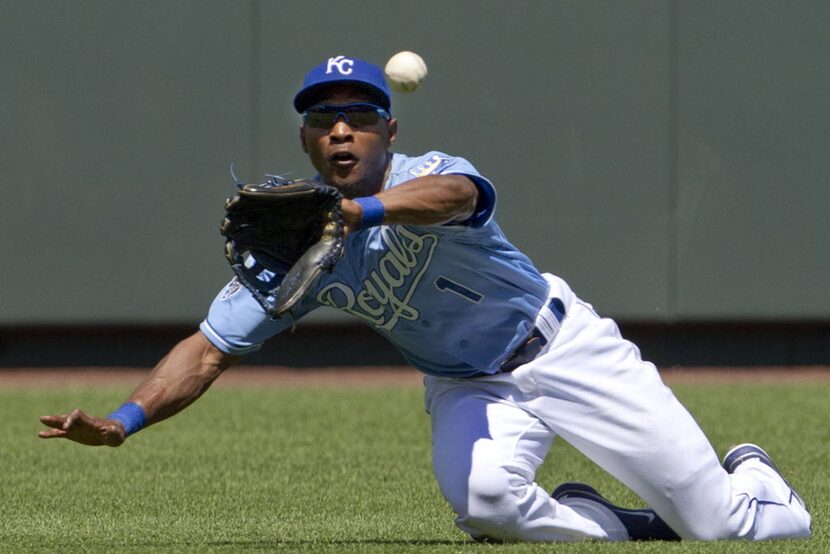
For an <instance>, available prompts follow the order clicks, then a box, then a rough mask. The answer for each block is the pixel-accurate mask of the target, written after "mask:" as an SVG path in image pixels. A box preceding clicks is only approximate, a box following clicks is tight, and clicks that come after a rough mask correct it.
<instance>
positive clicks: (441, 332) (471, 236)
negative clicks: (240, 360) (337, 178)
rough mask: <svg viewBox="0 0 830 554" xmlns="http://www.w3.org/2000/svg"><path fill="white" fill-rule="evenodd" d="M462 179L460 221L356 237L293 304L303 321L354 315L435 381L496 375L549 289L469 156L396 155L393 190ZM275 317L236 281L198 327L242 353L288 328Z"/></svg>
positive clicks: (225, 347) (230, 350) (349, 239)
mask: <svg viewBox="0 0 830 554" xmlns="http://www.w3.org/2000/svg"><path fill="white" fill-rule="evenodd" d="M440 174H443V175H447V174H462V175H466V176H468V177H470V178H471V179H472V180H473V181H475V183H476V184H477V186H478V188H479V202H478V206H477V208H476V213H475V214H473V216H472V217H471V218H470V220H468V221H466V222H464V223H463V224H447V225H441V226H423V227H421V226H413V225H382V226H378V227H371V228H369V229H364V230H360V231H356V232H354V233H352V234H350V235H349V236H348V237H347V238H346V241H345V249H344V250H345V253H344V257H343V259H341V260H340V261H339V262H338V263H337V265H336V266H335V268H334V271H333V272H332V273H330V274H324V275H323V276H322V277H321V278H320V280H319V281H318V282H317V283H316V285H315V286H314V287H313V288H312V289H311V290H310V291H309V293H308V294H306V296H305V298H303V299H302V300H301V302H300V303H299V304H298V305H297V306H295V309H294V315H295V318H296V319H299V318H300V317H302V316H303V315H305V314H307V313H309V312H311V311H312V310H314V309H315V308H318V307H319V306H321V305H326V306H331V307H333V308H336V309H339V310H342V311H344V312H346V313H349V314H351V315H353V316H355V317H357V318H358V319H360V320H361V321H363V322H364V323H366V324H368V325H369V326H371V327H372V328H374V329H375V330H376V331H377V332H378V333H380V334H381V335H383V336H384V337H386V338H387V339H388V340H389V341H390V342H391V343H392V344H394V345H395V346H396V347H397V348H398V349H399V350H400V351H401V353H402V354H403V356H404V357H405V358H406V360H407V361H408V362H409V363H410V364H412V365H413V366H414V367H416V368H418V369H419V370H421V371H423V372H424V373H427V374H430V375H437V376H453V377H465V376H469V375H473V374H480V373H494V372H496V371H497V370H498V368H499V366H500V365H501V363H502V362H503V361H504V360H505V358H506V357H507V356H508V355H509V354H510V353H511V352H512V351H513V350H514V349H515V348H516V347H517V346H518V345H520V344H521V343H522V342H524V341H525V339H526V338H527V336H528V334H529V333H530V332H531V330H532V328H533V326H534V321H535V319H536V315H537V313H538V312H539V310H540V308H541V307H542V306H543V305H544V304H545V303H546V301H547V295H548V288H549V286H548V283H547V282H546V281H545V279H544V278H543V277H542V276H541V275H540V273H539V271H537V269H536V268H535V267H534V266H533V264H532V263H531V261H530V260H529V259H528V258H527V257H526V256H525V255H524V254H522V253H521V252H519V251H518V250H517V249H516V248H515V247H514V246H513V245H511V244H510V243H509V242H508V241H507V239H506V238H505V236H504V234H503V233H502V231H501V229H500V228H499V227H498V225H497V224H496V223H495V221H494V220H493V212H494V210H495V204H496V194H495V189H494V188H493V185H492V184H491V183H490V182H489V181H487V180H486V179H485V178H484V177H482V176H481V175H480V174H479V173H478V171H477V170H476V169H475V168H474V167H473V166H472V165H471V164H470V163H469V162H468V161H466V160H464V159H463V158H458V157H453V156H448V155H446V154H443V153H440V152H429V153H427V154H425V155H423V156H420V157H408V156H404V155H402V154H394V156H393V159H392V170H391V172H390V175H389V178H388V180H387V182H386V184H385V185H384V188H385V189H389V188H392V187H395V186H397V185H400V184H402V183H405V182H406V181H409V180H411V179H414V178H416V177H422V176H425V175H440ZM292 323H293V321H292V320H291V318H288V317H285V318H282V319H277V320H272V319H270V318H269V317H268V316H267V315H266V314H265V312H264V311H263V309H262V307H261V306H260V305H259V304H258V303H257V302H256V300H254V298H253V297H252V296H251V294H250V293H249V292H248V290H247V289H245V288H244V287H242V286H240V285H239V283H238V282H237V281H236V280H233V281H231V282H230V283H229V284H228V285H227V286H226V287H225V288H224V289H223V290H222V291H221V292H220V293H219V295H218V296H217V297H216V299H215V300H214V301H213V304H212V305H211V307H210V312H209V313H208V316H207V318H206V319H205V320H204V321H203V322H202V324H201V326H200V328H201V330H202V332H203V333H204V334H205V335H206V336H207V338H208V339H209V340H210V341H211V342H212V343H213V344H214V345H215V346H216V347H217V348H219V349H220V350H222V351H223V352H226V353H229V354H245V353H248V352H251V351H254V350H257V349H259V347H260V346H261V345H262V343H263V342H264V341H266V340H267V339H268V338H270V337H272V336H274V335H276V334H277V333H279V332H281V331H283V330H285V329H286V328H288V327H290V326H291V325H292Z"/></svg>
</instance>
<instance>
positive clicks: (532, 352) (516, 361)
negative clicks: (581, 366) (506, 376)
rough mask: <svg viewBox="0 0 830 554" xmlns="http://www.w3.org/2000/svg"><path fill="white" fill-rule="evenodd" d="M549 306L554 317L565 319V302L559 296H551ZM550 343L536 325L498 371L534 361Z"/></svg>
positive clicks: (505, 371) (559, 319)
mask: <svg viewBox="0 0 830 554" xmlns="http://www.w3.org/2000/svg"><path fill="white" fill-rule="evenodd" d="M548 308H550V311H551V312H553V315H554V317H556V320H557V321H559V323H562V320H563V319H565V304H563V303H562V300H560V299H559V298H551V299H550V302H548ZM547 343H548V339H546V338H545V336H544V335H543V334H542V332H541V331H540V330H539V328H538V327H534V328H533V331H532V332H531V333H530V336H528V337H527V340H526V341H524V342H523V343H522V344H520V345H519V346H518V347H517V348H516V350H514V351H513V353H512V354H510V355H509V356H508V357H507V359H506V360H504V362H503V363H502V364H501V366H500V367H499V370H498V371H496V373H510V372H511V371H513V370H514V369H516V368H517V367H519V366H522V365H524V364H526V363H528V362H532V361H533V360H535V359H536V356H538V355H539V352H541V351H542V348H544V347H545V345H546V344H547Z"/></svg>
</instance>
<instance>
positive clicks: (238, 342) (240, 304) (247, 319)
mask: <svg viewBox="0 0 830 554" xmlns="http://www.w3.org/2000/svg"><path fill="white" fill-rule="evenodd" d="M318 306H319V304H317V303H316V302H315V301H314V300H313V299H311V298H303V299H302V300H301V301H300V302H299V303H298V304H297V307H296V308H295V309H294V314H295V317H294V318H293V319H292V318H291V317H282V318H280V319H271V318H270V317H268V315H267V314H266V313H265V310H263V309H262V306H260V305H259V303H258V302H257V301H256V299H254V297H253V295H252V294H251V292H250V291H249V290H248V289H246V288H245V287H244V286H242V284H241V283H240V282H239V281H238V280H237V279H235V278H234V279H232V280H231V282H230V283H228V284H227V285H226V286H225V287H224V288H223V289H222V290H221V291H220V292H219V294H218V295H217V296H216V298H215V299H214V300H213V303H212V304H211V305H210V310H209V311H208V315H207V317H206V318H205V319H204V321H202V323H201V324H200V325H199V329H200V330H201V331H202V334H204V335H205V337H207V339H208V340H209V341H210V342H211V343H212V344H213V345H214V346H215V347H216V348H218V349H219V350H221V351H222V352H225V353H226V354H232V355H235V356H241V355H244V354H249V353H251V352H255V351H257V350H259V349H260V348H261V347H262V343H264V342H265V341H266V340H268V339H269V338H271V337H273V336H274V335H277V334H278V333H280V332H282V331H284V330H285V329H287V328H289V327H291V326H292V325H293V323H294V322H295V321H296V320H299V319H300V318H302V317H303V316H304V315H306V314H307V313H309V312H311V311H312V310H314V308H316V307H318Z"/></svg>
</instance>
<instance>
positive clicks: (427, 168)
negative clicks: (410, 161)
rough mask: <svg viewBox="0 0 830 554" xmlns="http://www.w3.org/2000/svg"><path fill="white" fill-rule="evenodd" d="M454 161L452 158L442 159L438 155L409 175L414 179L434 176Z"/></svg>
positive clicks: (411, 170)
mask: <svg viewBox="0 0 830 554" xmlns="http://www.w3.org/2000/svg"><path fill="white" fill-rule="evenodd" d="M451 161H452V160H451V159H450V158H442V157H441V156H439V155H438V154H436V155H434V156H433V157H431V158H430V159H429V160H427V161H425V162H424V163H422V164H421V165H419V166H418V167H416V168H414V169H410V170H409V173H410V174H411V175H412V176H413V177H424V176H425V175H432V174H435V173H438V172H439V171H441V170H442V169H443V168H445V167H446V166H448V165H449V164H450V162H451Z"/></svg>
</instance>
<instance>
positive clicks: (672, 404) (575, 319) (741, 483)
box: [523, 285, 810, 539]
mask: <svg viewBox="0 0 830 554" xmlns="http://www.w3.org/2000/svg"><path fill="white" fill-rule="evenodd" d="M560 286H563V285H560ZM564 287H566V286H564ZM567 292H569V291H567V290H565V291H564V293H565V294H567ZM527 367H528V368H529V373H530V375H531V376H532V379H533V381H534V382H535V383H536V384H537V385H538V396H537V398H535V399H528V401H527V402H526V403H525V404H523V406H524V407H526V408H527V409H529V410H531V411H533V413H535V414H536V415H537V416H538V417H539V418H540V419H542V420H543V421H545V422H546V423H547V424H548V425H550V426H551V428H553V429H554V430H555V431H556V432H557V433H558V434H560V435H561V436H562V437H563V438H564V439H565V440H567V441H568V442H570V443H571V444H572V445H574V446H575V447H576V448H578V449H579V450H580V451H582V452H583V453H584V454H585V455H587V456H588V457H589V458H590V459H592V460H593V461H594V462H596V463H597V464H598V465H600V466H601V467H603V468H604V469H605V470H607V471H608V472H609V473H611V474H612V475H614V476H615V477H616V478H618V479H619V480H620V481H622V482H623V483H625V484H626V485H627V486H629V487H630V488H631V489H632V490H633V491H634V492H636V493H637V494H638V495H639V496H640V497H641V498H643V499H644V500H645V501H646V502H647V503H648V504H649V505H650V506H651V507H652V508H654V510H655V511H656V512H657V514H659V515H660V516H661V517H662V518H663V519H664V520H665V521H666V523H668V524H669V525H670V526H671V527H672V528H673V529H674V530H675V531H676V532H677V533H678V534H679V535H680V536H681V537H684V538H695V539H719V538H748V539H762V538H776V537H779V538H784V537H797V536H808V535H809V525H810V519H809V514H807V513H806V511H805V510H804V509H803V508H802V507H801V505H800V504H798V503H793V502H792V501H791V498H790V491H789V487H788V486H787V485H786V483H785V482H784V481H783V479H781V478H780V476H778V475H777V474H776V473H775V472H774V471H772V470H769V471H766V470H764V468H759V467H754V468H753V466H757V465H763V464H755V463H752V464H750V468H749V469H744V470H741V469H740V468H738V469H737V470H736V471H735V473H734V474H732V475H730V474H729V473H727V472H726V471H725V470H724V469H723V468H722V467H721V465H720V462H719V460H718V458H717V456H716V454H715V452H714V450H713V449H712V447H711V445H710V443H709V441H708V439H707V438H706V437H705V436H704V434H703V432H702V431H701V429H700V427H699V426H698V424H697V423H696V422H695V420H694V419H693V418H692V416H691V415H690V414H689V413H688V412H687V411H686V409H685V408H684V407H683V406H682V405H681V404H680V402H679V401H678V400H677V399H676V398H675V397H674V395H673V394H672V392H671V391H670V390H669V389H668V388H667V387H666V386H665V385H664V384H663V383H662V381H661V380H660V377H659V375H658V373H657V371H656V369H655V368H654V366H653V365H651V364H649V363H646V362H643V361H642V360H641V359H640V353H639V351H638V349H637V348H636V346H634V345H633V344H631V343H630V342H627V341H625V340H623V339H622V338H621V337H620V336H619V331H618V329H617V327H616V325H615V324H614V323H613V322H612V321H611V320H608V319H601V318H599V317H598V316H597V315H596V314H595V313H594V312H593V310H592V309H591V308H590V306H588V305H586V304H584V303H581V302H579V301H578V300H574V299H571V301H570V302H568V314H567V317H566V319H565V321H564V322H563V324H562V327H561V329H560V331H559V335H558V336H557V337H556V338H555V340H554V341H553V344H552V345H550V347H549V350H548V351H547V352H546V353H544V354H543V355H542V356H540V357H539V358H537V360H536V361H535V362H533V363H531V364H528V366H527ZM747 463H749V462H747ZM750 469H752V471H750ZM767 469H769V468H767Z"/></svg>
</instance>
